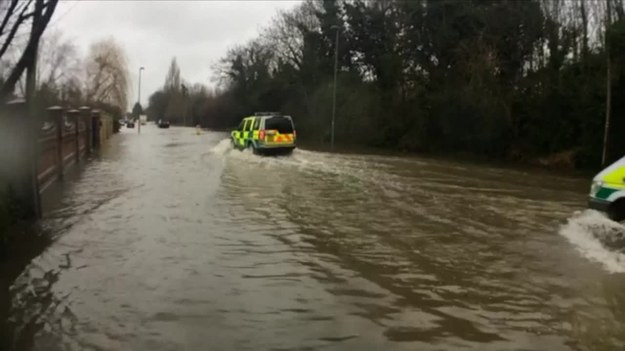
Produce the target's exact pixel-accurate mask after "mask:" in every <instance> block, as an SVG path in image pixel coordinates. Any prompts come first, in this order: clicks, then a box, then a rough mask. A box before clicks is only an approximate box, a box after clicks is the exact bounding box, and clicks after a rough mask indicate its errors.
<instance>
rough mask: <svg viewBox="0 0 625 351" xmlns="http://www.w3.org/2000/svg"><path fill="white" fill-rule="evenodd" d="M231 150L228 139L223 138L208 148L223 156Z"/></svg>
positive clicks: (212, 152) (211, 151)
mask: <svg viewBox="0 0 625 351" xmlns="http://www.w3.org/2000/svg"><path fill="white" fill-rule="evenodd" d="M231 150H232V145H231V142H230V139H224V140H221V141H220V142H218V143H217V144H216V145H215V146H213V147H212V148H211V149H210V151H209V152H210V153H211V154H214V155H218V156H224V155H226V154H227V153H228V152H230V151H231Z"/></svg>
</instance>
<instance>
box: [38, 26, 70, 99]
mask: <svg viewBox="0 0 625 351" xmlns="http://www.w3.org/2000/svg"><path fill="white" fill-rule="evenodd" d="M38 56H39V57H38V61H37V62H38V63H37V86H41V85H47V86H50V87H55V88H62V87H63V86H64V85H66V84H67V83H69V82H71V81H77V80H79V78H80V74H81V70H80V66H81V62H80V58H79V57H78V51H77V49H76V45H75V44H74V43H73V42H72V41H71V40H69V39H65V38H63V35H62V33H61V32H52V33H49V35H48V34H47V35H45V36H44V37H43V38H42V41H41V43H40V49H39V55H38Z"/></svg>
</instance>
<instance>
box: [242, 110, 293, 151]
mask: <svg viewBox="0 0 625 351" xmlns="http://www.w3.org/2000/svg"><path fill="white" fill-rule="evenodd" d="M230 140H231V142H232V145H233V146H234V147H235V148H237V149H240V150H243V149H247V148H251V149H252V151H253V152H254V154H257V155H258V154H290V153H291V152H293V149H295V141H296V132H295V126H294V125H293V119H292V118H291V116H285V115H282V114H280V113H278V112H257V113H255V114H254V116H250V117H245V118H243V120H242V121H241V124H239V126H238V127H237V129H235V130H233V131H232V133H230Z"/></svg>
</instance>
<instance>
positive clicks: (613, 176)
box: [588, 157, 625, 222]
mask: <svg viewBox="0 0 625 351" xmlns="http://www.w3.org/2000/svg"><path fill="white" fill-rule="evenodd" d="M588 207H590V208H591V209H593V210H597V211H600V212H604V213H606V214H607V215H608V217H609V218H610V219H612V220H615V221H617V222H621V221H624V220H625V157H623V158H621V159H620V160H618V161H616V162H614V163H613V164H611V165H610V166H608V167H607V168H606V169H604V170H603V171H601V172H599V174H597V175H596V176H595V178H594V179H593V181H592V185H591V187H590V197H589V198H588Z"/></svg>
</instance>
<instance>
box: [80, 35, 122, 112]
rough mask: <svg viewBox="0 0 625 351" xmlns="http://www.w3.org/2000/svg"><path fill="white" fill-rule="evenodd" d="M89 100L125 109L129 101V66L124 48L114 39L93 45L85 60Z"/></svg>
mask: <svg viewBox="0 0 625 351" xmlns="http://www.w3.org/2000/svg"><path fill="white" fill-rule="evenodd" d="M85 65H86V74H87V76H86V87H85V88H86V89H85V90H86V92H87V100H89V101H91V102H99V103H104V104H107V105H111V106H115V107H118V108H120V109H121V110H122V111H124V110H125V109H126V107H127V102H128V81H129V79H128V67H127V64H126V55H125V53H124V50H123V49H122V48H121V46H119V45H118V44H117V42H115V40H113V39H107V40H102V41H98V42H96V43H94V44H92V45H91V47H90V49H89V54H88V56H87V59H86V61H85Z"/></svg>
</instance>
